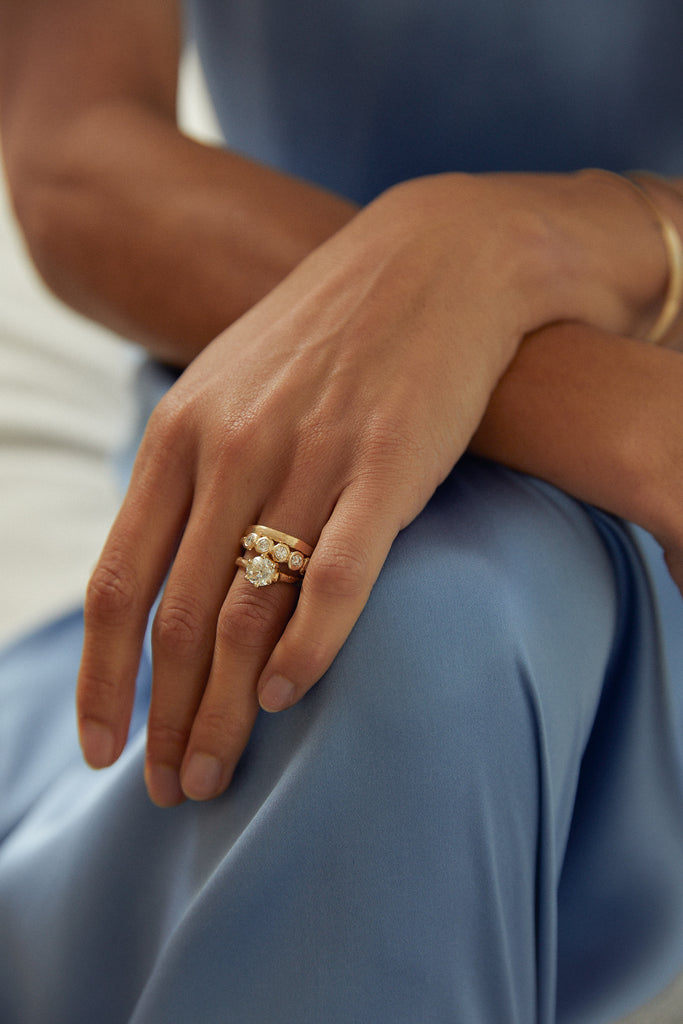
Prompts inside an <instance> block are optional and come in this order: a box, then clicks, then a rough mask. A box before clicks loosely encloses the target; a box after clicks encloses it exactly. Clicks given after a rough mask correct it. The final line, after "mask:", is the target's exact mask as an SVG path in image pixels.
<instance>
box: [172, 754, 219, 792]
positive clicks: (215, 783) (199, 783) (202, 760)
mask: <svg viewBox="0 0 683 1024" xmlns="http://www.w3.org/2000/svg"><path fill="white" fill-rule="evenodd" d="M222 777H223V765H222V764H221V762H220V761H219V760H218V758H216V757H212V756H211V754H193V755H192V757H191V758H190V760H189V761H188V764H187V768H185V769H184V771H183V773H182V780H181V781H182V787H183V792H184V793H185V796H188V797H189V798H190V800H209V799H210V798H211V797H212V796H216V795H217V793H218V792H219V790H220V788H221V780H222Z"/></svg>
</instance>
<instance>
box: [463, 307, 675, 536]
mask: <svg viewBox="0 0 683 1024" xmlns="http://www.w3.org/2000/svg"><path fill="white" fill-rule="evenodd" d="M682 398H683V358H681V355H680V354H679V353H678V352H674V351H670V350H667V349H662V348H656V347H653V346H649V345H644V344H642V343H640V342H637V341H632V340H630V339H626V338H621V337H617V336H613V335H609V334H605V333H602V332H600V331H596V330H594V329H592V328H587V327H583V326H581V325H576V324H559V325H555V326H552V327H548V328H545V329H544V330H542V331H538V332H536V333H535V334H533V335H530V336H529V337H528V338H527V339H526V340H525V341H524V343H523V344H522V346H521V348H520V350H519V352H518V354H517V356H516V358H515V360H514V361H513V362H512V364H511V366H510V368H509V370H508V371H507V373H506V374H505V376H504V377H503V378H502V380H501V381H500V383H499V385H498V388H497V389H496V391H495V392H494V394H493V396H492V398H491V402H490V404H489V407H488V409H487V412H486V415H485V417H484V419H483V421H482V423H481V426H480V428H479V430H478V432H477V433H476V435H475V436H474V438H473V441H472V445H471V450H472V451H474V452H475V453H477V454H479V455H483V456H485V457H487V458H490V459H492V460H495V461H497V462H501V463H503V464H504V465H507V466H510V467H512V468H514V469H518V470H520V471H522V472H524V473H528V474H531V475H533V476H537V477H540V478H541V479H544V480H547V481H548V482H550V483H553V484H555V485H556V486H558V487H559V488H561V489H562V490H564V491H567V492H568V493H570V494H572V495H574V496H575V497H577V498H579V499H581V500H584V501H587V502H589V503H591V504H594V505H597V506H599V507H601V508H603V509H605V510H607V511H609V512H612V513H614V514H616V515H619V516H622V517H624V518H626V519H629V520H631V521H633V522H636V523H638V524H639V525H641V526H644V527H645V528H646V529H648V530H650V531H651V532H652V533H653V534H655V536H657V537H658V538H659V539H663V540H664V541H668V540H670V539H672V538H674V537H675V536H677V535H678V534H680V532H681V514H680V510H681V509H682V508H683V473H682V472H681V466H682V465H683V435H682V434H681V429H680V417H681V401H682Z"/></svg>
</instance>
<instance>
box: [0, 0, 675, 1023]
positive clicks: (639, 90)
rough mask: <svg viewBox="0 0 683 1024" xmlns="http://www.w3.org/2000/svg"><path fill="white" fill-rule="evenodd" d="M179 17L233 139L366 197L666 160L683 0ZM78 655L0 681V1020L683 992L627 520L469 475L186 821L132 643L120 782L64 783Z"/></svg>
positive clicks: (569, 1013)
mask: <svg viewBox="0 0 683 1024" xmlns="http://www.w3.org/2000/svg"><path fill="white" fill-rule="evenodd" d="M655 9H656V11H657V12H658V14H657V16H656V17H655ZM570 10H571V11H573V12H574V15H573V16H571V15H570V14H569V13H568V12H569V11H570ZM430 13H431V14H432V15H433V20H432V21H428V17H429V15H430ZM418 15H419V18H418ZM617 15H618V17H617ZM558 19H559V20H558ZM189 21H190V23H191V24H192V26H193V30H194V31H195V32H196V35H197V38H198V40H199V42H200V44H201V47H202V50H203V55H204V59H205V62H206V66H207V70H208V76H209V81H210V83H211V84H212V86H213V89H214V93H215V96H216V99H217V105H218V108H219V112H220V114H221V117H222V118H223V122H224V125H225V126H226V127H227V130H228V132H229V133H231V137H232V141H233V142H234V143H235V144H236V145H237V146H239V147H240V148H243V149H245V150H247V151H249V152H251V153H252V154H253V155H255V156H256V157H259V158H264V159H268V160H269V161H271V162H272V163H274V164H275V165H276V166H280V167H283V168H284V169H288V170H293V171H296V172H297V173H303V174H305V175H306V176H308V177H311V178H314V179H316V180H319V181H321V182H323V183H325V184H328V185H330V186H332V187H336V188H339V189H340V190H341V191H345V192H347V193H348V194H350V195H354V196H356V197H358V198H361V199H363V198H368V197H370V196H371V195H372V194H374V193H375V192H376V191H377V190H378V189H379V188H382V187H385V185H387V184H389V183H390V182H391V181H392V180H396V179H397V178H400V177H403V176H406V175H408V174H411V173H422V172H424V171H427V170H442V169H450V168H452V167H459V168H461V169H462V168H476V169H482V168H486V169H488V168H491V167H507V166H511V167H515V166H518V165H519V166H524V167H526V168H529V169H534V168H536V167H546V166H547V167H557V168H560V169H561V168H564V167H565V165H567V164H568V163H571V164H572V165H573V166H579V165H581V164H584V163H598V164H603V165H606V164H612V165H616V166H619V165H622V164H634V163H639V164H647V165H648V166H659V167H660V169H662V170H666V169H667V168H668V169H676V166H675V165H676V164H677V162H678V168H679V169H680V166H681V162H682V153H681V142H680V132H679V128H680V110H681V109H682V107H681V103H680V100H681V95H682V91H681V83H682V78H681V75H682V68H681V62H680V60H679V57H680V47H679V46H678V44H677V43H674V42H671V41H670V39H671V38H673V37H674V36H675V33H676V32H678V33H679V35H678V38H679V39H680V28H681V8H680V5H679V4H678V3H677V2H671V3H669V2H668V0H661V2H656V3H652V2H648V3H640V2H638V0H624V2H620V3H618V4H617V3H616V2H608V0H602V2H597V3H596V2H595V0H591V3H588V2H586V3H583V0H578V2H577V3H572V4H560V3H554V2H551V3H541V2H540V0H539V2H538V3H528V4H519V3H517V2H515V3H512V2H510V3H504V2H503V0H498V2H496V3H495V4H494V3H493V0H485V2H483V3H482V4H479V5H467V8H465V5H462V4H449V3H446V2H445V0H443V2H439V0H434V2H433V3H431V4H429V5H427V6H425V5H424V4H420V5H419V6H418V5H417V3H414V2H411V0H396V2H395V3H391V4H390V3H388V2H387V3H384V4H382V3H368V2H367V0H365V2H361V0H357V2H355V0H348V2H346V3H342V4H335V5H332V4H310V3H301V4H294V3H281V4H277V3H265V2H261V0H249V2H248V3H247V2H246V0H244V2H242V0H233V2H231V3H227V2H225V3H219V2H218V0H216V2H212V0H196V2H193V3H192V5H191V9H190V11H189ZM427 24H429V25H431V32H429V33H428V32H427V29H426V27H425V26H426V25H427ZM563 40H564V41H565V42H566V46H564V43H563V46H564V48H563V47H561V46H560V45H559V44H560V42H561V41H563ZM544 41H545V42H544ZM653 41H654V42H656V43H657V47H658V49H657V51H656V55H655V59H654V60H652V59H650V57H649V56H647V57H646V52H647V53H649V51H650V46H646V44H652V43H653ZM553 42H554V45H553V46H552V47H551V43H553ZM475 43H476V45H475ZM485 43H487V44H490V46H491V47H492V50H491V52H490V54H489V56H488V57H486V56H485V53H487V52H488V51H487V50H486V46H485V45H484V44H485ZM456 44H457V59H455V58H454V57H453V52H454V50H453V48H454V47H455V46H456ZM546 44H547V45H548V46H549V47H551V48H550V49H549V50H548V54H546V55H545V62H539V61H540V57H541V55H542V54H543V52H544V49H545V45H546ZM416 56H417V57H419V60H414V58H416ZM578 56H580V57H581V61H580V62H579V61H578ZM674 57H675V58H676V59H675V60H674ZM589 58H590V60H589ZM378 62H379V64H378ZM520 62H521V63H520ZM376 65H378V66H376ZM579 65H580V66H579ZM406 66H410V68H411V69H413V70H411V76H410V77H409V78H408V79H406V77H405V74H404V71H405V68H406ZM520 68H524V69H526V70H525V71H524V73H523V74H522V73H521V71H520V70H519V69H520ZM581 69H583V70H581ZM586 69H587V70H586ZM437 72H438V76H437V77H438V81H437V84H436V85H435V86H432V85H431V84H430V82H431V79H432V75H433V74H436V73H437ZM497 76H499V77H500V81H499V80H498V77H497ZM517 79H519V81H517ZM435 81H436V79H435ZM463 82H464V83H465V84H466V85H467V88H464V87H463ZM572 82H574V83H575V85H574V87H573V89H574V91H572V88H570V86H571V83H572ZM382 83H384V84H382ZM505 83H507V84H505ZM511 83H516V86H515V88H516V90H517V92H515V91H514V90H513V94H512V95H507V92H508V91H509V90H510V89H511V87H512V85H511ZM553 83H559V84H555V85H553ZM601 83H602V84H603V85H604V89H603V90H602V95H603V98H604V102H605V103H606V106H601V105H600V104H599V103H598V96H599V95H601V93H600V90H599V89H598V88H597V86H598V85H599V84H601ZM664 85H666V89H664ZM342 86H343V89H342V92H343V97H344V98H343V100H339V99H336V97H337V96H338V90H339V89H340V88H342ZM551 86H552V87H551ZM382 90H383V91H382ZM456 101H457V105H455V106H454V104H456ZM660 101H661V102H660ZM601 102H602V101H601ZM676 104H678V105H677V106H676ZM646 110H649V112H650V116H649V117H647V118H644V117H643V112H644V111H646ZM570 115H571V116H570ZM510 119H512V120H510ZM601 125H602V126H606V127H604V128H601V127H600V126H601ZM565 135H566V136H567V137H566V139H565ZM442 138H446V142H445V143H444V144H443V145H444V147H445V148H440V147H441V145H442V144H441V141H440V140H441V139H442ZM164 386H165V385H164ZM81 632H82V620H81V614H80V611H79V610H75V611H74V613H73V614H72V615H71V616H68V617H66V618H64V619H63V620H60V621H58V622H54V623H51V624H49V625H47V626H46V627H45V629H43V630H42V631H39V632H37V633H36V634H34V635H32V636H30V637H27V638H25V640H24V641H22V642H21V643H19V644H17V645H15V646H14V647H13V648H12V649H10V650H7V651H5V652H4V653H2V654H1V655H0V702H1V704H0V706H1V709H2V710H1V713H0V786H1V787H2V793H3V800H2V803H1V804H0V835H1V836H2V840H1V844H0V1021H2V1024H81V1022H82V1024H91V1022H93V1021H97V1022H98V1024H122V1022H128V1024H169V1022H171V1024H198V1022H201V1024H214V1022H216V1024H217V1022H221V1024H223V1022H231V1024H265V1022H267V1024H302V1022H313V1021H315V1022H325V1024H349V1022H351V1021H353V1022H354V1024H366V1022H367V1024H385V1022H386V1024H418V1022H419V1024H531V1022H539V1024H551V1022H555V1021H557V1022H560V1024H603V1022H608V1021H612V1020H614V1019H616V1018H617V1017H618V1016H619V1015H620V1014H622V1013H625V1012H626V1011H628V1010H630V1009H632V1008H633V1007H635V1006H636V1005H638V1004H639V1003H641V1002H643V1001H644V1000H645V999H647V998H648V997H649V996H650V995H652V994H653V993H655V992H656V991H658V989H659V988H661V987H662V986H663V985H664V984H665V983H666V982H667V981H669V980H670V979H671V978H672V977H673V975H674V974H675V973H676V972H677V970H679V969H680V968H681V965H683V792H682V780H683V770H682V767H681V755H680V750H679V747H678V746H677V744H678V743H679V740H680V735H681V732H680V726H681V724H683V723H681V720H680V718H679V717H678V716H679V715H680V709H679V710H678V711H677V710H676V708H675V705H674V703H673V698H672V694H673V693H674V692H678V693H680V692H681V691H683V676H682V674H681V664H682V661H681V656H682V655H683V651H682V650H681V647H682V646H683V645H682V643H681V632H682V631H681V602H680V598H679V596H678V594H677V593H676V592H675V591H674V589H673V586H672V584H671V583H670V581H668V580H667V578H666V574H665V572H664V570H663V568H662V565H661V556H660V554H659V552H658V551H657V550H656V549H655V547H654V546H653V543H652V541H651V540H650V539H649V538H647V537H645V536H644V535H642V534H640V533H636V532H635V531H633V530H632V529H631V528H630V527H627V526H624V525H623V524H620V523H618V522H616V521H615V520H613V519H610V518H609V517H607V516H604V515H602V514H600V513H597V512H595V511H593V510H590V509H586V508H584V507H583V506H581V505H580V504H578V503H577V502H574V501H573V500H571V499H569V498H567V497H566V496H564V495H562V494H560V493H559V492H557V491H556V490H554V489H553V488H551V487H548V486H546V485H544V484H542V483H539V482H538V481H535V480H532V479H530V478H527V477H523V476H519V475H517V474H514V473H511V472H508V471H506V470H503V469H501V468H499V467H495V466H493V465H491V464H489V463H486V462H483V461H479V460H476V459H471V458H465V459H463V460H462V462H461V463H460V464H459V465H458V466H457V467H456V469H455V470H454V472H453V473H452V475H451V476H450V477H449V479H448V480H447V481H446V482H445V484H444V485H443V486H442V487H441V488H440V490H439V491H438V492H437V494H436V495H435V496H434V498H433V499H432V501H431V502H430V503H429V505H428V507H427V508H426V509H425V510H424V512H423V513H422V514H421V515H420V516H419V517H418V519H417V520H416V521H415V522H414V523H413V524H412V525H411V526H410V527H408V528H407V529H406V530H405V531H404V532H403V533H402V534H401V535H400V536H399V538H398V539H397V541H396V543H395V545H394V547H393V548H392V551H391V553H390V555H389V559H388V561H387V563H386V566H385V568H384V569H383V571H382V573H381V576H380V579H379V581H378V583H377V586H376V587H375V589H374V591H373V593H372V595H371V598H370V601H369V604H368V606H367V608H366V609H365V611H364V612H363V614H362V616H361V618H360V620H359V621H358V623H357V625H356V627H355V629H354V631H353V633H352V635H351V637H350V639H349V641H348V642H347V644H346V645H345V647H344V648H343V650H342V652H341V654H340V655H339V657H338V658H337V660H336V662H335V663H334V665H333V667H332V669H331V670H330V671H329V672H328V674H327V675H326V677H325V678H324V679H323V680H322V681H321V683H320V684H319V685H318V686H317V687H316V688H315V689H314V690H313V691H312V692H311V693H310V694H309V695H308V696H307V697H306V698H305V699H304V700H303V701H302V702H301V703H300V704H299V705H298V706H297V707H295V708H293V709H291V710H290V711H288V712H285V713H283V714H280V715H276V716H268V715H262V716H261V717H260V719H259V721H258V723H257V726H256V729H255V732H254V735H253V737H252V740H251V742H250V744H249V747H248V749H247V752H246V754H245V756H244V758H243V760H242V762H241V765H240V767H239V769H238V772H237V776H236V778H235V781H234V783H233V785H232V787H231V788H230V790H229V792H228V793H227V794H226V795H225V796H224V797H222V798H220V799H218V800H215V801H212V802H211V803H209V804H205V805H192V804H185V805H183V806H182V807H179V808H177V809H175V810H172V811H160V810H158V809H156V808H154V807H153V806H152V805H151V804H150V803H149V801H148V799H147V797H146V794H145V791H144V787H143V782H142V767H143V751H144V739H145V737H144V722H145V712H146V704H147V700H148V697H149V686H150V676H151V669H150V658H149V647H146V650H145V655H144V658H143V662H142V665H141V669H140V676H139V683H138V697H137V704H136V709H135V715H134V722H133V726H132V728H131V736H130V740H129V744H128V746H127V748H126V751H125V752H124V755H123V757H122V758H121V760H120V762H119V763H118V764H117V765H115V766H114V767H113V768H111V769H108V770H107V771H104V772H101V773H93V772H91V771H90V770H89V769H87V768H86V767H85V766H84V765H83V764H82V762H81V759H80V754H79V750H78V746H77V741H76V735H75V727H74V717H73V687H74V680H75V674H76V668H77V664H78V657H79V648H80V641H81Z"/></svg>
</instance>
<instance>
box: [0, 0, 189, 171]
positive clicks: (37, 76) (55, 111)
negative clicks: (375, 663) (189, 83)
mask: <svg viewBox="0 0 683 1024" xmlns="http://www.w3.org/2000/svg"><path fill="white" fill-rule="evenodd" d="M180 39H181V29H180V16H179V10H178V4H177V0H143V2H140V0H0V127H1V129H2V141H3V149H4V155H5V161H6V165H7V172H8V176H9V177H10V179H12V178H14V179H15V180H14V185H15V187H16V185H17V178H20V177H21V175H22V174H26V173H27V172H28V173H29V174H30V171H31V167H32V165H33V164H34V163H35V162H36V161H37V162H38V163H40V162H41V154H47V157H46V159H47V158H49V156H50V155H55V154H58V152H59V148H60V146H61V145H62V144H63V142H64V140H65V138H66V136H67V134H68V130H69V128H70V126H71V125H72V124H73V123H74V122H75V121H77V120H78V119H79V118H80V117H81V116H82V115H87V114H88V112H89V111H91V110H93V109H97V108H102V107H103V106H106V105H109V104H111V103H114V104H116V103H119V102H123V103H132V104H136V105H140V106H143V107H145V108H147V109H148V110H151V111H154V112H155V113H156V114H158V115H160V116H162V117H168V118H171V119H175V103H176V85H177V71H178V57H179V50H180Z"/></svg>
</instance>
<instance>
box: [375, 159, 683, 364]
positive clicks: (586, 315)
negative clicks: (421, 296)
mask: <svg viewBox="0 0 683 1024" xmlns="http://www.w3.org/2000/svg"><path fill="white" fill-rule="evenodd" d="M673 201H674V202H675V201H676V198H674V200H673ZM380 202H381V203H385V204H386V203H387V202H389V203H393V204H394V205H393V208H390V209H389V218H390V219H393V220H394V223H395V224H396V225H398V227H397V230H399V231H403V232H405V231H407V232H408V234H409V237H411V239H412V240H413V242H414V244H415V245H422V246H423V247H426V246H428V245H432V244H434V239H435V238H436V245H437V247H438V246H439V245H440V246H441V249H442V252H443V260H444V266H446V267H449V268H450V272H451V273H453V274H455V275H461V276H462V275H463V274H467V276H468V277H469V278H472V280H473V284H474V285H475V286H476V290H477V292H479V293H480V294H481V296H482V301H483V302H485V303H488V304H489V306H490V307H491V308H492V307H493V305H494V304H495V305H497V306H498V309H499V310H502V309H503V308H504V309H505V313H506V315H508V317H509V319H508V321H506V323H507V324H508V325H509V326H510V328H511V331H510V333H509V334H508V335H506V338H505V343H506V345H507V346H508V347H507V350H506V357H507V358H510V357H511V356H512V355H513V354H514V351H515V349H516V346H517V345H518V344H519V341H520V340H521V338H522V337H523V336H524V335H525V334H527V333H529V332H530V331H533V330H536V329H538V328H540V327H542V326H545V325H546V324H549V323H553V322H556V321H561V320H573V321H581V322H585V323H588V324H591V325H593V326H595V327H598V328H601V329H603V330H608V331H612V332H614V333H619V334H623V335H627V336H631V337H646V336H647V334H648V331H649V329H650V328H651V326H652V324H653V323H654V322H655V320H656V318H657V316H658V314H659V311H660V309H661V304H662V301H663V298H664V296H665V294H666V289H667V284H668V280H669V266H668V262H667V253H666V250H665V247H664V245H663V243H662V235H661V227H660V225H659V224H658V223H657V221H656V219H655V218H654V217H653V215H652V211H651V210H649V209H648V206H647V203H646V202H645V201H643V199H642V197H641V196H639V195H638V194H637V191H636V190H635V189H634V188H633V187H632V186H630V185H629V183H628V182H625V181H622V180H621V179H620V178H619V176H618V175H608V174H604V173H602V172H599V171H582V172H579V173H578V174H573V175H549V174H486V175H475V176H472V175H463V174H444V175H438V176H434V177H430V178H422V179H416V180H414V181H409V182H405V183H403V184H401V185H399V186H396V187H395V188H394V189H392V190H390V192H389V193H385V194H384V196H383V197H381V198H380ZM668 202H669V205H671V203H672V199H671V197H670V198H669V200H668ZM396 203H398V205H396ZM682 205H683V204H682ZM662 206H663V208H664V204H662ZM667 215H668V216H670V217H671V219H672V220H674V223H676V221H675V218H674V217H673V216H672V214H671V212H670V211H669V212H668V214H667ZM677 226H678V229H679V231H680V228H681V225H680V224H678V225H677ZM427 234H429V236H430V237H429V241H427V242H425V241H424V239H425V236H426V235H427ZM439 239H440V240H439ZM451 253H452V254H453V259H452V260H451V258H450V255H451ZM475 272H478V273H479V275H480V276H479V281H475V279H474V273H475ZM477 292H475V293H473V294H476V293H477ZM503 326H505V324H503ZM510 344H511V345H512V347H510Z"/></svg>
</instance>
